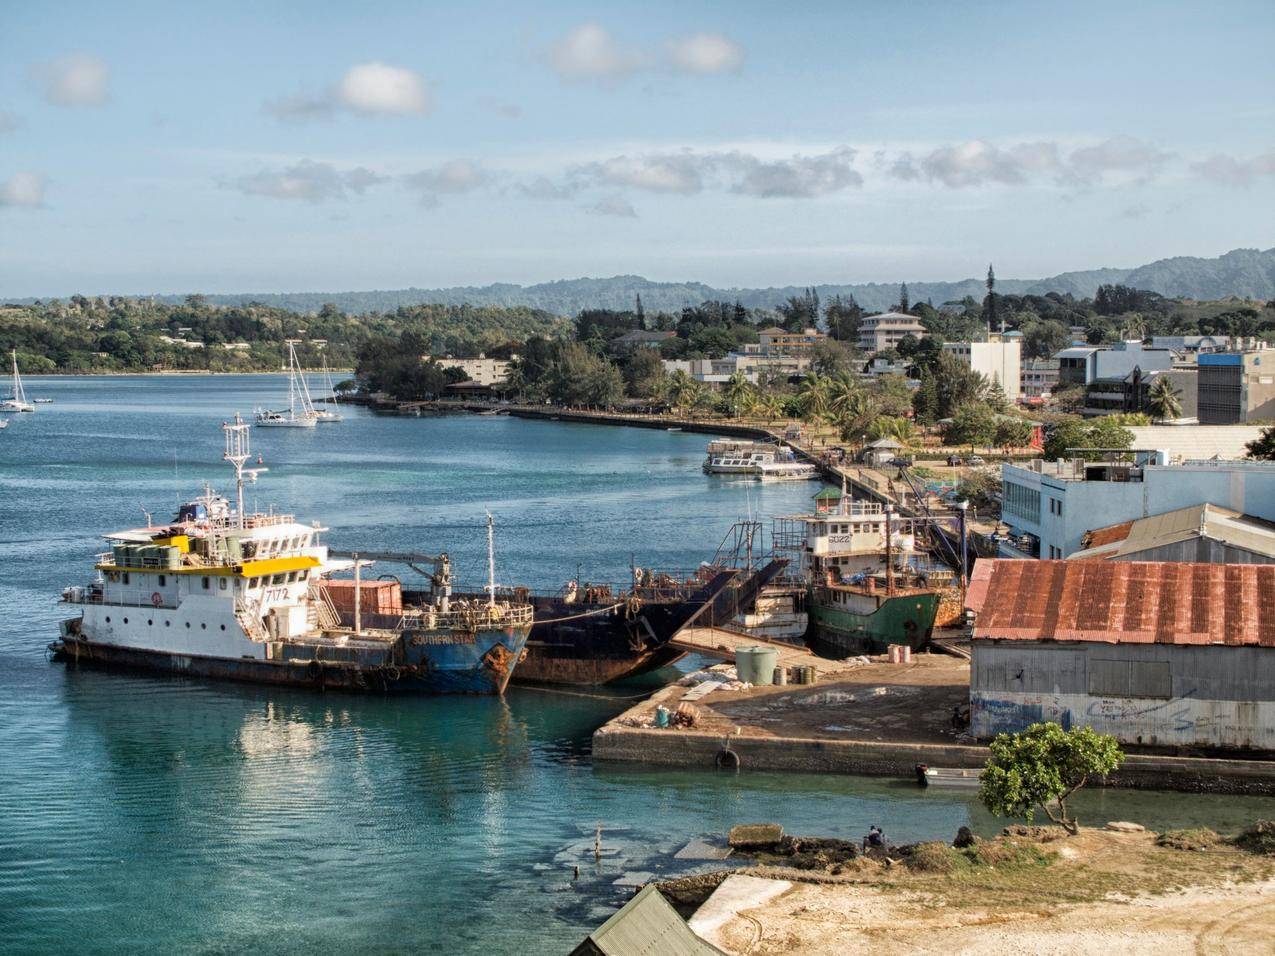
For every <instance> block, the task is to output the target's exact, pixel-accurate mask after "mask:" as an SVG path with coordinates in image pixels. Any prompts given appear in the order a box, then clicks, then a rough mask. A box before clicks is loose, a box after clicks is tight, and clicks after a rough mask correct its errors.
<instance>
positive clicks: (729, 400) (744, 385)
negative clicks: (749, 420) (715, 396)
mask: <svg viewBox="0 0 1275 956" xmlns="http://www.w3.org/2000/svg"><path fill="white" fill-rule="evenodd" d="M722 397H723V398H724V399H725V400H726V407H727V408H730V409H732V410H733V411H734V414H735V417H736V418H738V417H739V416H740V415H741V414H743V415H746V414H748V412H749V411H751V410H752V408H753V406H754V405H755V404H756V402H757V390H756V389H755V388H753V383H752V382H750V381H748V379H747V378H745V377H744V373H743V372H736V373H734V374H733V375H732V376H731V377H730V378H729V379H727V380H726V387H725V388H723V389H722Z"/></svg>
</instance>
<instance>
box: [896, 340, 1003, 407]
mask: <svg viewBox="0 0 1275 956" xmlns="http://www.w3.org/2000/svg"><path fill="white" fill-rule="evenodd" d="M990 394H991V385H990V383H989V382H988V380H987V378H986V376H984V375H982V374H980V373H978V372H976V371H974V370H973V369H972V368H970V367H969V366H968V365H966V364H965V363H964V362H962V361H961V360H960V359H959V358H957V357H956V356H955V355H953V354H952V353H951V352H941V353H939V355H938V358H937V361H936V362H935V366H934V369H933V370H932V371H931V370H928V369H927V370H926V371H924V372H922V374H921V387H920V388H919V389H918V390H917V392H916V395H915V396H914V398H913V408H914V409H915V410H916V415H917V418H919V419H921V420H922V421H925V422H934V421H938V420H939V419H940V418H950V417H952V415H953V414H954V413H955V410H956V409H957V408H958V407H959V406H961V405H966V404H968V403H970V402H986V401H987V399H988V397H989V395H990Z"/></svg>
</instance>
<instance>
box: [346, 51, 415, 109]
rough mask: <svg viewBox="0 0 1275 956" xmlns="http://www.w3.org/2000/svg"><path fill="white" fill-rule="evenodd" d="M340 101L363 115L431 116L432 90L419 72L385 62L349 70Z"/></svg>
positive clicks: (364, 64)
mask: <svg viewBox="0 0 1275 956" xmlns="http://www.w3.org/2000/svg"><path fill="white" fill-rule="evenodd" d="M336 101H337V102H338V103H340V104H342V105H343V106H347V107H349V108H350V109H352V110H355V111H356V112H359V113H386V114H392V115H404V114H408V113H417V114H422V113H428V112H429V110H430V107H431V105H432V104H431V100H430V93H429V87H428V86H426V84H425V80H424V79H423V78H422V77H421V75H420V74H419V73H416V72H414V71H412V70H408V69H404V68H403V67H398V66H387V65H385V64H384V63H361V64H359V65H358V66H352V67H350V69H348V70H346V72H345V76H343V77H341V82H340V83H338V84H337V88H336Z"/></svg>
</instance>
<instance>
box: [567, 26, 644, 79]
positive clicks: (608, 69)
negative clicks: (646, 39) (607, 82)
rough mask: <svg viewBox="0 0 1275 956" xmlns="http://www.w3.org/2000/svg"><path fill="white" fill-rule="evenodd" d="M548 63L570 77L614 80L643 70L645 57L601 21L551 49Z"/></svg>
mask: <svg viewBox="0 0 1275 956" xmlns="http://www.w3.org/2000/svg"><path fill="white" fill-rule="evenodd" d="M549 65H550V66H551V67H553V70H554V72H555V73H557V74H558V75H559V76H561V77H563V78H565V79H569V80H581V79H615V78H618V77H621V76H625V75H627V74H629V73H632V72H634V71H635V70H638V69H640V68H641V67H642V66H643V65H644V58H643V57H642V56H641V54H639V53H637V52H636V51H634V50H629V49H626V48H625V47H623V46H621V45H620V44H619V43H618V42H616V40H615V38H614V37H613V36H611V34H610V33H608V32H607V31H606V30H605V29H604V28H603V27H601V26H599V25H598V24H596V23H585V24H582V25H580V26H578V27H576V28H575V29H574V30H572V31H571V32H570V33H568V34H567V35H566V36H565V37H563V38H562V39H561V40H559V41H558V42H557V43H555V44H554V45H553V46H552V47H550V48H549Z"/></svg>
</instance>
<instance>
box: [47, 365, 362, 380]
mask: <svg viewBox="0 0 1275 956" xmlns="http://www.w3.org/2000/svg"><path fill="white" fill-rule="evenodd" d="M328 372H329V373H341V374H348V375H352V374H354V369H352V368H330V369H328ZM301 373H302V374H303V375H321V374H322V373H323V369H321V368H303V369H301ZM287 374H288V371H287V369H284V370H282V371H280V370H279V369H266V370H263V371H260V372H241V371H237V370H236V371H233V372H219V371H214V370H212V369H202V368H192V369H174V370H172V371H168V372H118V371H102V372H30V373H27V372H24V373H23V375H22V379H23V381H32V380H37V379H44V378H185V377H187V376H191V375H241V376H244V375H281V376H286V375H287Z"/></svg>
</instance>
